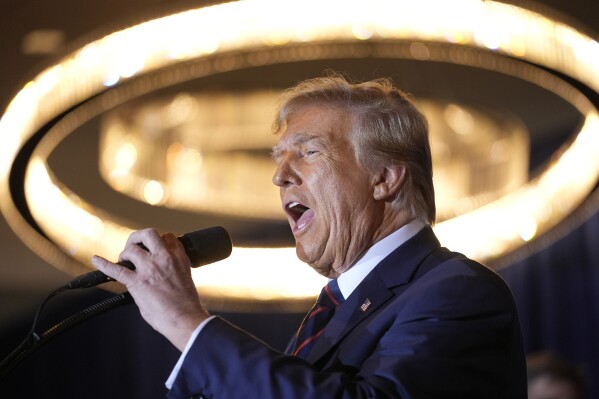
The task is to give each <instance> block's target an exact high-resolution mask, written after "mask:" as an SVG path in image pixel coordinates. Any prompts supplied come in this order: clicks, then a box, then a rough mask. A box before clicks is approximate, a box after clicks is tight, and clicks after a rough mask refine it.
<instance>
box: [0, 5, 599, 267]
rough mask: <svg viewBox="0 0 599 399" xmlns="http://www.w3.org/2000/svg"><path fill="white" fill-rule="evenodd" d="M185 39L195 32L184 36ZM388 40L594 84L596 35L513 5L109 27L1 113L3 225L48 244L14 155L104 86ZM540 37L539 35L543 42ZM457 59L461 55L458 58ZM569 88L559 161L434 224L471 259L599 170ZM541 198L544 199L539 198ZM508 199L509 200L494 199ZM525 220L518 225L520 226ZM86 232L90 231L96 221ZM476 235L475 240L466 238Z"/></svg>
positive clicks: (251, 9)
mask: <svg viewBox="0 0 599 399" xmlns="http://www.w3.org/2000/svg"><path fill="white" fill-rule="evenodd" d="M312 3H315V4H312ZM316 5H318V7H316ZM329 7H330V10H328V11H327V10H326V9H328V8H329ZM290 8H292V9H291V10H290ZM316 8H318V9H319V13H318V14H316V15H315V14H314V13H313V12H312V10H314V9H316ZM323 8H325V9H323ZM382 10H384V11H382ZM267 11H268V12H267ZM289 12H292V13H293V14H294V15H295V16H296V17H297V18H294V19H293V21H291V20H289V19H288V18H283V17H282V16H284V15H288V14H289ZM304 14H306V15H304ZM224 20H226V21H227V23H226V24H225V23H223V21H224ZM294 21H295V22H294ZM185 38H194V39H196V40H193V41H186V40H184V39H185ZM386 40H388V41H398V40H399V41H424V42H426V43H453V44H455V46H466V47H473V48H479V49H483V50H488V51H490V52H495V53H498V54H504V55H508V56H510V57H514V58H517V59H523V60H527V61H530V62H532V63H535V64H538V65H542V66H545V67H548V68H550V69H553V70H556V71H559V72H561V73H563V74H565V75H567V76H570V77H572V78H574V79H576V80H578V81H580V82H582V83H584V84H585V85H587V86H588V87H589V88H591V89H593V90H595V91H598V92H599V73H597V71H599V44H598V43H597V42H596V41H595V40H593V39H591V38H589V37H588V36H585V35H584V34H582V33H580V32H577V31H576V30H574V29H573V28H571V27H569V26H567V25H565V24H563V23H560V22H557V21H553V20H550V19H548V18H546V17H543V16H542V15H540V14H537V13H534V12H531V11H528V10H525V9H522V8H519V7H516V6H511V5H505V4H501V3H497V2H492V1H474V0H464V1H453V2H446V1H443V0H441V1H420V2H418V3H417V4H414V2H409V1H384V0H380V1H370V2H368V4H365V2H361V1H360V2H353V1H329V2H318V3H316V2H314V1H304V2H301V3H297V2H284V1H273V0H256V1H245V2H235V3H227V4H222V5H218V6H213V7H208V8H201V9H197V10H191V11H188V12H184V13H180V14H176V15H173V16H168V17H164V18H160V19H157V20H153V21H149V22H147V23H144V24H140V25H137V26H134V27H131V28H129V29H125V30H123V31H119V32H115V33H113V34H111V35H108V36H106V37H104V38H102V39H100V40H98V41H95V42H93V43H90V44H89V45H87V46H85V47H83V48H82V49H80V50H77V51H75V52H73V53H72V54H70V55H69V56H67V57H65V58H64V59H63V60H62V61H61V62H60V63H59V64H57V65H54V66H52V67H50V68H48V69H46V70H44V71H43V72H42V73H40V74H39V75H38V76H37V77H36V78H35V79H34V80H33V81H32V82H30V83H28V84H27V85H26V86H25V87H24V88H23V89H22V90H21V91H20V92H19V93H18V94H17V96H16V97H15V98H14V99H13V101H12V102H11V103H10V105H9V107H8V108H7V110H6V113H5V114H4V116H3V117H2V119H1V120H0V184H2V185H3V187H4V189H3V190H2V195H1V196H0V207H1V209H2V211H3V213H4V215H5V216H6V218H7V220H8V221H9V223H10V224H11V227H12V228H13V229H14V230H15V231H16V232H17V234H19V235H20V236H21V237H27V239H24V241H25V242H26V243H28V245H30V246H31V247H32V249H34V250H35V251H36V252H38V253H39V251H40V250H44V249H45V250H48V248H42V247H44V246H46V243H45V242H44V239H43V238H42V237H41V236H40V235H39V234H38V233H37V232H36V231H34V229H33V228H32V227H31V226H29V225H28V224H27V222H26V221H25V220H24V219H23V217H22V215H20V212H19V211H18V210H17V209H16V206H15V204H14V203H13V200H12V197H11V196H10V194H9V190H8V188H9V174H10V170H11V167H12V164H13V162H14V161H15V158H16V156H17V154H18V153H19V151H20V150H22V148H23V146H24V145H25V144H26V143H27V141H28V140H29V139H30V138H31V137H32V136H33V135H34V134H35V133H36V132H37V131H38V129H39V128H41V127H42V126H43V125H44V124H45V123H47V122H48V121H50V120H52V119H53V118H54V117H56V116H57V115H59V114H61V113H62V112H64V111H65V110H67V109H69V108H71V107H72V106H75V105H77V104H79V103H81V102H83V101H85V100H87V99H89V98H91V97H93V96H94V95H96V94H98V93H100V92H102V91H104V90H105V89H106V87H112V86H115V85H118V84H120V83H121V82H123V81H127V80H129V79H131V78H137V76H143V75H144V74H147V73H149V72H152V71H156V70H159V69H162V68H166V67H168V66H170V65H176V64H180V63H183V62H187V61H191V60H201V59H202V58H203V57H206V56H210V55H218V54H228V53H235V52H243V51H253V52H254V54H255V62H256V64H265V63H267V61H268V60H264V59H261V58H260V57H261V54H260V52H259V51H257V50H259V49H260V48H264V49H276V48H284V47H285V46H288V45H293V44H301V43H307V42H311V43H319V42H322V43H333V42H335V41H339V42H350V41H365V42H366V41H386ZM539 43H542V44H543V45H542V46H539V45H538V44H539ZM132 44H133V45H132ZM173 44H175V45H173ZM426 50H427V47H426V45H424V47H418V46H416V48H415V51H414V53H413V54H412V56H413V57H414V58H416V59H430V58H429V57H430V54H427V51H426ZM111 60H119V62H111ZM275 61H276V60H275ZM453 61H454V62H455V63H461V62H460V59H459V57H458V58H456V59H455V60H453ZM463 63H467V62H463ZM220 67H221V68H222V70H229V69H235V67H236V59H235V57H234V56H232V57H230V58H228V62H223V63H222V64H221V66H220ZM489 69H495V66H493V65H490V66H489ZM570 94H571V96H572V97H571V99H570V100H571V103H572V104H573V105H575V106H576V107H577V108H578V109H579V110H580V111H581V112H582V113H583V115H584V117H585V123H584V126H583V128H582V129H581V131H580V132H579V134H578V136H577V138H576V140H575V141H574V142H573V144H572V145H571V146H570V147H568V148H567V149H565V150H564V152H563V154H562V155H561V157H560V158H559V160H558V161H556V162H555V163H554V164H552V165H551V166H550V167H548V168H547V169H546V171H545V172H544V173H543V174H542V175H540V176H539V177H537V178H536V179H535V180H533V181H531V182H530V183H529V184H528V185H526V186H525V187H523V188H522V189H520V190H518V191H517V192H515V193H512V194H510V195H508V196H506V197H504V198H502V199H500V200H499V201H498V202H497V203H493V204H490V205H488V206H486V207H484V208H481V209H480V210H478V211H476V212H475V213H472V214H468V215H464V216H463V217H460V218H456V219H453V220H450V221H447V222H445V223H443V224H440V225H438V226H437V233H438V235H439V236H440V238H441V240H442V241H443V242H444V243H445V244H448V246H451V247H452V248H454V249H457V250H461V251H462V252H465V253H466V254H468V255H470V256H473V257H476V258H479V259H483V260H484V259H486V258H492V257H493V256H496V255H497V254H499V253H501V251H502V250H503V249H505V248H509V247H510V246H511V245H512V244H513V243H514V242H517V241H518V240H519V241H520V242H522V239H521V238H519V236H520V235H525V236H527V237H529V236H530V234H529V233H530V231H531V229H533V230H535V229H536V231H538V232H542V231H546V230H547V229H548V228H550V227H552V226H553V225H555V223H557V222H556V220H560V218H563V215H567V214H568V213H569V212H571V210H572V209H573V208H574V207H576V206H577V205H578V204H579V203H580V202H581V201H582V200H583V199H584V197H585V196H586V195H588V193H589V192H590V190H592V188H593V187H594V185H595V183H596V181H597V176H598V175H599V145H598V139H597V137H598V136H599V134H598V132H599V114H598V113H597V110H596V109H595V108H594V107H592V106H591V104H590V103H589V102H588V100H587V99H586V98H584V97H583V96H582V95H578V94H576V93H574V94H572V93H570ZM565 97H567V96H565ZM42 104H43V106H42ZM581 164H582V165H583V166H584V168H581V166H580V165H581ZM572 168H576V172H577V173H576V175H577V176H580V175H581V173H580V171H586V172H588V173H586V174H585V175H584V176H582V178H581V179H576V180H574V179H572V177H573V176H574V173H572V170H573V169H572ZM28 176H30V177H32V176H33V177H35V176H37V178H39V179H41V180H39V181H43V180H44V179H46V181H49V182H51V183H52V184H51V186H52V185H53V186H55V184H54V183H53V182H52V179H51V175H50V173H49V172H47V173H46V172H44V165H43V163H42V164H39V163H36V162H35V159H32V162H31V165H30V168H29V171H28ZM566 176H567V178H566ZM28 178H29V177H28ZM26 185H27V183H26ZM49 189H51V187H50V188H49ZM563 190H568V193H569V194H570V195H569V197H570V198H569V199H570V200H571V201H568V202H567V203H565V202H564V201H562V200H560V198H559V197H560V196H562V197H563V195H560V194H561V193H563ZM60 196H64V191H63V194H58V195H57V198H58V197H60ZM574 197H575V198H574ZM540 200H543V204H540V203H539V202H538V201H540ZM545 203H548V205H546V204H545ZM30 205H31V204H30ZM84 205H85V204H83V207H85V206H84ZM506 205H507V206H508V208H507V209H508V210H507V211H506V210H501V209H500V206H501V207H505V206H506ZM34 208H35V207H33V206H32V213H34V214H35V213H36V212H38V214H39V209H38V210H36V209H34ZM537 208H538V209H537ZM556 212H558V213H560V215H558V217H557V218H552V217H551V213H556ZM548 215H549V216H548ZM510 217H513V220H514V225H516V227H517V228H516V230H515V231H514V230H513V229H511V230H510V229H501V231H497V234H494V232H496V229H495V228H494V227H495V225H494V224H493V223H494V222H498V221H502V222H503V221H505V220H506V218H510ZM481 218H482V219H481ZM83 219H85V218H83ZM522 221H524V224H523V225H520V224H521V223H520V222H522ZM93 224H94V223H93V222H92V223H91V225H93ZM456 226H457V227H456ZM462 226H467V227H466V228H465V229H464V227H462ZM115 228H117V230H118V229H119V228H121V227H119V226H115ZM100 230H102V229H100ZM108 230H110V229H108ZM91 231H95V230H94V229H93V228H92V229H91ZM462 231H463V232H467V233H468V240H469V241H470V242H471V243H474V246H473V247H472V248H470V247H463V246H461V245H460V244H459V243H452V241H451V240H452V238H454V237H459V236H460V235H461V234H462V233H461V232H462ZM47 233H48V234H49V235H51V234H52V233H51V232H50V231H48V232H47ZM479 233H480V234H479ZM483 233H484V234H486V233H489V234H490V235H484V234H483ZM93 234H94V233H92V236H93ZM32 237H34V238H33V241H32V242H31V241H30V240H31V239H32ZM473 237H477V238H480V239H481V240H479V241H476V242H474V240H472V238H473ZM497 239H499V242H500V244H501V245H500V246H499V247H495V248H487V247H486V245H487V244H488V243H489V242H493V241H494V240H497ZM58 258H61V259H58ZM68 258H69V257H68V256H67V255H64V256H59V255H58V256H53V259H51V261H56V262H58V263H61V262H64V261H66V263H67V264H69V265H70V266H67V268H69V267H70V268H72V269H76V268H78V266H77V262H75V261H73V260H72V259H71V260H68ZM285 261H288V259H286V260H285ZM82 262H84V261H82Z"/></svg>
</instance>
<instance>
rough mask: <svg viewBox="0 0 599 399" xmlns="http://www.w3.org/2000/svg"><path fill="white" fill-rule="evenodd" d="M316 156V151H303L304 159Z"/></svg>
mask: <svg viewBox="0 0 599 399" xmlns="http://www.w3.org/2000/svg"><path fill="white" fill-rule="evenodd" d="M316 154H318V151H316V150H306V151H304V156H305V157H311V156H314V155H316Z"/></svg>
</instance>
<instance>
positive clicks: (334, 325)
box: [306, 227, 440, 363]
mask: <svg viewBox="0 0 599 399" xmlns="http://www.w3.org/2000/svg"><path fill="white" fill-rule="evenodd" d="M439 246H440V245H439V242H438V241H437V239H436V237H435V235H434V233H433V231H432V229H431V228H430V227H425V228H424V229H422V230H421V231H420V232H419V233H418V234H416V235H415V236H414V237H412V238H411V239H410V240H408V241H407V242H405V243H404V244H403V245H401V246H400V247H398V248H397V249H395V251H393V252H392V253H391V254H389V256H387V257H386V258H385V259H383V260H382V261H381V262H380V263H379V264H378V265H377V266H376V267H375V268H374V270H373V271H372V272H370V273H369V274H368V275H367V276H366V278H365V279H364V280H363V281H362V282H361V283H360V285H358V287H357V288H356V289H355V291H354V292H352V294H351V295H350V296H349V298H347V299H346V300H345V301H344V302H343V303H342V304H341V305H340V306H339V307H338V308H337V310H336V311H335V315H334V316H333V318H332V319H331V321H330V322H329V324H328V325H327V327H326V329H325V331H324V333H323V334H322V335H321V336H320V337H319V338H318V339H317V340H316V342H315V344H314V347H313V348H312V350H311V351H310V353H309V354H308V356H307V357H306V360H308V361H309V362H310V363H316V362H317V361H318V360H319V359H320V358H321V357H322V356H324V355H325V354H326V353H327V352H328V351H329V350H330V349H331V348H332V347H333V346H335V345H336V344H337V343H338V342H339V341H341V339H343V337H344V336H345V335H346V334H348V333H349V332H350V331H351V330H352V329H354V328H355V327H356V326H357V325H358V324H359V323H361V322H362V321H363V320H365V319H366V318H368V317H369V316H370V315H372V314H374V313H375V312H376V310H377V309H379V308H381V307H382V306H383V305H384V304H385V303H386V302H387V301H389V300H390V299H391V298H392V297H393V296H394V295H395V293H394V292H393V289H394V288H397V287H399V286H402V285H406V284H408V283H410V282H411V280H412V279H413V276H414V275H415V274H416V271H417V269H418V266H419V265H420V263H421V262H422V260H423V259H424V258H425V257H426V255H428V254H429V253H430V252H431V251H433V250H434V249H435V248H438V247H439Z"/></svg>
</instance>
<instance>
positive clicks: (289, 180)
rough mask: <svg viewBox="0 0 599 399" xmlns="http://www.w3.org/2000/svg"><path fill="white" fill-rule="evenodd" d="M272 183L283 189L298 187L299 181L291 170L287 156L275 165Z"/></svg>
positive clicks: (293, 170)
mask: <svg viewBox="0 0 599 399" xmlns="http://www.w3.org/2000/svg"><path fill="white" fill-rule="evenodd" d="M272 182H273V183H274V185H275V186H278V187H281V188H284V187H288V186H291V185H296V186H298V185H300V183H301V179H300V178H299V175H298V174H297V172H296V171H295V169H294V168H293V166H292V164H291V161H290V159H289V156H285V157H283V158H281V159H280V160H279V162H278V163H277V169H276V170H275V174H274V175H273V176H272Z"/></svg>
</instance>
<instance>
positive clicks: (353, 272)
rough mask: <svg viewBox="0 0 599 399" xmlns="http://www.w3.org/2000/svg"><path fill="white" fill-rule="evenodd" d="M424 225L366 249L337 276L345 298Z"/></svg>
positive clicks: (412, 226) (413, 224) (410, 226)
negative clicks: (351, 264)
mask: <svg viewBox="0 0 599 399" xmlns="http://www.w3.org/2000/svg"><path fill="white" fill-rule="evenodd" d="M424 226H425V223H424V222H422V221H420V220H418V219H416V220H413V221H412V222H410V223H408V224H406V225H405V226H402V227H401V228H399V229H398V230H395V231H394V232H393V233H391V234H389V235H388V236H387V237H385V238H383V239H382V240H380V241H379V242H377V243H376V244H374V245H373V246H372V247H370V249H368V251H366V252H365V253H364V255H362V257H361V258H360V259H358V260H357V261H356V262H355V263H354V265H353V266H351V267H350V268H349V269H348V270H347V271H346V272H345V273H343V274H341V275H340V276H339V277H338V278H337V283H338V284H339V289H340V290H341V294H342V295H343V298H347V297H349V296H350V295H351V293H352V292H353V291H354V290H355V289H356V287H357V286H358V285H360V283H361V282H362V280H364V278H365V277H366V276H367V275H368V273H370V272H371V271H372V269H374V268H375V266H376V265H378V264H379V262H380V261H382V260H383V259H384V258H386V257H387V256H388V255H389V254H390V253H391V252H393V251H394V250H395V249H396V248H397V247H399V246H400V245H401V244H403V243H404V242H406V241H408V240H409V239H410V238H412V237H413V236H415V235H416V233H418V232H419V231H420V230H422V228H423V227H424ZM214 317H216V316H210V317H209V318H207V319H206V320H204V321H203V322H201V323H200V325H199V326H198V327H197V328H196V329H195V331H194V332H193V333H192V334H191V337H190V338H189V341H187V345H186V346H185V349H184V350H183V353H181V356H180V357H179V361H177V364H175V367H174V368H173V371H172V372H171V375H170V376H169V377H168V380H166V383H165V385H166V387H167V388H168V389H171V387H172V386H173V383H174V382H175V378H177V374H179V370H180V369H181V366H182V365H183V361H184V360H185V356H186V355H187V352H189V349H190V348H191V347H192V345H193V343H194V341H195V340H196V338H197V337H198V335H199V334H200V332H201V331H202V329H203V328H204V326H205V325H206V324H208V323H209V322H210V320H212V319H213V318H214Z"/></svg>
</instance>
